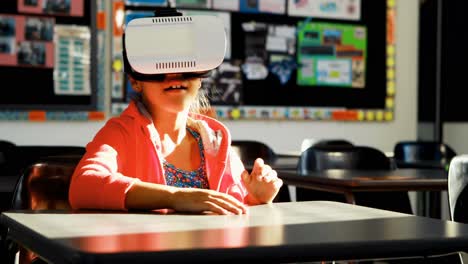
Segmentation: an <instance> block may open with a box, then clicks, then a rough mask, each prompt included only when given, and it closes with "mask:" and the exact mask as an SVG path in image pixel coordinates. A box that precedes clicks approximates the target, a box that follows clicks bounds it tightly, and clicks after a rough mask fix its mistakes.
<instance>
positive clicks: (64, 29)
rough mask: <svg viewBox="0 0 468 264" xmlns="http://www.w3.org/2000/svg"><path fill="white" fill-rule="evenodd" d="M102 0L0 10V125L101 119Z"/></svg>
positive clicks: (34, 2)
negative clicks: (1, 122)
mask: <svg viewBox="0 0 468 264" xmlns="http://www.w3.org/2000/svg"><path fill="white" fill-rule="evenodd" d="M103 4H104V3H103V1H101V0H91V1H90V0H73V1H72V0H17V1H2V4H1V5H0V80H2V83H3V84H2V91H1V96H0V120H27V121H48V120H103V119H104V118H105V107H104V102H105V99H104V97H105V96H104V82H105V80H104V78H103V76H104V74H103V71H104V66H103V61H104V59H103V56H104V55H103V54H104V53H103V47H104V44H103V43H104V39H105V34H106V32H105V19H104V12H105V11H104V6H103Z"/></svg>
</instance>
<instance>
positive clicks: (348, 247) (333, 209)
mask: <svg viewBox="0 0 468 264" xmlns="http://www.w3.org/2000/svg"><path fill="white" fill-rule="evenodd" d="M0 221H1V223H2V224H3V225H5V226H6V227H8V228H9V233H8V236H9V237H10V238H11V239H13V240H14V241H17V242H18V243H20V244H22V245H23V246H25V247H27V248H30V249H31V250H32V251H34V252H36V253H38V254H39V255H40V256H42V257H43V258H45V259H47V260H48V261H50V262H52V263H115V262H116V261H117V260H118V262H119V263H132V264H137V263H149V262H151V263H157V262H161V263H164V262H167V261H168V260H170V261H173V262H187V260H190V261H191V262H221V261H223V262H226V261H230V262H240V263H250V262H254V261H255V262H256V261H260V262H276V263H277V262H297V261H320V260H349V259H369V258H372V259H375V258H395V257H405V256H426V255H431V254H444V253H451V252H457V251H463V250H464V249H466V248H467V247H468V225H464V224H460V223H455V222H448V221H442V220H437V219H432V218H426V217H419V216H413V215H407V214H400V213H395V212H390V211H384V210H379V209H373V208H367V207H361V206H356V205H351V204H346V203H337V202H328V201H310V202H289V203H275V204H270V205H259V206H253V207H251V208H250V214H249V215H240V216H239V215H230V216H220V215H178V214H174V215H158V214H155V213H115V212H81V213H68V212H61V211H55V212H52V211H49V212H31V211H16V212H15V211H11V212H5V213H3V214H2V215H1V218H0ZM51 223H54V224H53V228H51Z"/></svg>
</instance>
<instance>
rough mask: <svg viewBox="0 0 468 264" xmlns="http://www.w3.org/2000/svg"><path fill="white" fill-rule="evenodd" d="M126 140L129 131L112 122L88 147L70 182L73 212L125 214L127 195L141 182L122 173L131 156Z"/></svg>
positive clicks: (70, 200)
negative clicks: (126, 160)
mask: <svg viewBox="0 0 468 264" xmlns="http://www.w3.org/2000/svg"><path fill="white" fill-rule="evenodd" d="M127 139H128V133H127V131H125V130H124V128H123V127H122V126H121V125H120V124H119V122H117V121H115V120H113V119H111V120H109V121H108V122H107V123H106V125H105V126H104V127H102V128H101V130H100V131H99V132H98V133H97V134H96V136H95V137H94V139H93V140H92V141H91V142H90V143H88V144H87V146H86V153H85V155H84V156H83V158H82V159H81V161H80V162H79V164H78V165H77V167H76V168H75V171H74V173H73V176H72V179H71V182H70V189H69V202H70V205H71V207H72V208H73V209H85V208H86V209H110V210H125V196H126V193H127V191H128V190H129V189H130V187H131V186H132V185H133V184H134V183H135V182H136V181H139V179H137V178H133V177H128V176H124V175H122V174H121V173H119V167H121V166H122V165H123V163H122V162H123V161H124V160H125V158H126V155H129V151H128V149H127V148H128V147H129V144H128V142H126V141H127Z"/></svg>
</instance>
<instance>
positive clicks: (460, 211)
mask: <svg viewBox="0 0 468 264" xmlns="http://www.w3.org/2000/svg"><path fill="white" fill-rule="evenodd" d="M467 186H468V155H467V154H464V155H458V156H455V157H454V158H453V159H452V162H451V163H450V167H449V171H448V197H449V208H450V217H451V219H452V220H453V221H456V222H462V223H468V188H467Z"/></svg>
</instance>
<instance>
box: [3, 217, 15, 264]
mask: <svg viewBox="0 0 468 264" xmlns="http://www.w3.org/2000/svg"><path fill="white" fill-rule="evenodd" d="M17 252H18V246H17V244H16V243H14V242H13V241H11V240H9V239H8V229H7V228H6V227H4V226H3V225H0V259H1V260H5V263H6V264H13V263H15V258H16V253H17ZM2 263H3V262H2Z"/></svg>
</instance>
